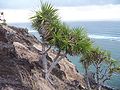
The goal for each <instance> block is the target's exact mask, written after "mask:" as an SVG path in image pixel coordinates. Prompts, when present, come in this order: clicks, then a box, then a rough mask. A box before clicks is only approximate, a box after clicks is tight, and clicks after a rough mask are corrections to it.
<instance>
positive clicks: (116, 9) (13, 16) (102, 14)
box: [0, 5, 120, 22]
mask: <svg viewBox="0 0 120 90" xmlns="http://www.w3.org/2000/svg"><path fill="white" fill-rule="evenodd" d="M57 8H58V14H59V16H60V17H61V19H62V20H63V21H106V20H107V21H111V20H112V21H120V5H92V6H80V7H57ZM0 11H4V13H5V19H6V20H7V22H30V20H29V18H30V17H31V16H32V15H33V14H34V12H33V11H31V10H21V9H4V10H0Z"/></svg>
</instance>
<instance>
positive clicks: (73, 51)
mask: <svg viewBox="0 0 120 90" xmlns="http://www.w3.org/2000/svg"><path fill="white" fill-rule="evenodd" d="M31 21H32V26H33V28H34V29H36V30H38V32H39V34H40V36H41V44H42V53H41V54H42V58H41V60H42V62H43V68H44V73H45V78H46V80H48V81H50V82H51V80H50V79H49V75H50V73H51V71H52V70H53V68H54V67H55V66H56V64H57V63H58V62H59V61H60V60H62V59H63V58H65V57H66V55H67V54H69V55H72V56H74V55H80V57H81V60H80V62H81V63H82V64H83V67H84V69H85V78H86V81H87V86H88V90H91V84H90V82H89V77H88V69H89V67H90V66H91V65H92V66H94V69H95V72H94V73H95V78H94V79H95V82H96V83H97V90H101V85H102V84H103V83H104V82H105V81H106V80H109V79H110V77H111V75H112V73H114V72H119V70H120V68H117V67H115V62H116V61H114V60H113V59H112V58H111V55H110V53H109V52H108V51H105V50H101V49H100V48H94V47H93V45H92V42H91V40H90V38H88V36H87V33H86V32H85V30H84V28H70V27H69V26H67V25H66V24H65V23H63V22H62V21H61V20H60V18H59V16H58V14H57V9H55V8H53V6H52V5H51V4H48V3H41V9H40V10H38V11H36V14H35V15H34V16H33V17H31ZM51 47H52V48H51ZM50 49H53V50H54V51H55V52H56V57H55V58H54V59H53V60H52V61H53V62H52V64H51V65H50V67H48V66H47V64H48V61H47V59H46V56H47V53H48V51H49V50H50ZM103 67H104V68H103ZM51 84H53V83H52V82H51Z"/></svg>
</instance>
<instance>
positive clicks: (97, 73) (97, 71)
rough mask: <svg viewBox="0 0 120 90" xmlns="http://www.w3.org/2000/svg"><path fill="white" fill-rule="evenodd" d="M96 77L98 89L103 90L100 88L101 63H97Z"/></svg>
mask: <svg viewBox="0 0 120 90" xmlns="http://www.w3.org/2000/svg"><path fill="white" fill-rule="evenodd" d="M96 66H97V67H96V79H97V90H101V88H100V80H99V65H96Z"/></svg>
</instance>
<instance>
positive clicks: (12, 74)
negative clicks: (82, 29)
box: [0, 25, 86, 90]
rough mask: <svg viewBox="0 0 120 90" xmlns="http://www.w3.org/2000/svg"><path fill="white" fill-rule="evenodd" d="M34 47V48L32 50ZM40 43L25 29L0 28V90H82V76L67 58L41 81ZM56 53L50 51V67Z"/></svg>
mask: <svg viewBox="0 0 120 90" xmlns="http://www.w3.org/2000/svg"><path fill="white" fill-rule="evenodd" d="M35 47H37V48H35ZM38 48H39V50H41V44H40V42H39V41H38V40H37V39H36V37H34V36H33V35H31V34H29V33H28V30H27V29H24V28H17V27H13V26H7V25H0V90H83V89H85V87H86V85H85V82H84V77H83V76H82V75H80V74H79V73H78V72H77V71H76V68H75V66H74V65H73V64H72V63H70V62H69V60H68V59H67V58H64V60H61V61H60V62H59V64H58V65H57V66H56V67H55V69H53V71H52V73H51V75H50V78H51V80H52V82H53V85H51V84H50V83H48V82H47V81H46V80H45V79H44V73H43V68H42V65H41V64H40V63H38V61H39V60H40V57H41V55H40V53H39V50H38ZM54 56H55V54H54V53H53V52H52V50H50V51H49V53H48V56H47V59H48V60H49V64H50V62H51V58H53V57H54Z"/></svg>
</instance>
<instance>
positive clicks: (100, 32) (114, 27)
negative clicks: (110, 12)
mask: <svg viewBox="0 0 120 90" xmlns="http://www.w3.org/2000/svg"><path fill="white" fill-rule="evenodd" d="M66 23H67V24H68V25H70V26H71V27H81V26H82V27H84V28H85V29H86V31H87V32H88V35H89V37H90V38H91V39H93V41H94V43H95V45H98V46H100V47H102V48H103V49H105V50H109V51H111V52H112V57H113V58H115V59H117V60H118V61H120V21H109V22H107V21H90V22H66ZM10 25H15V26H18V27H24V28H28V29H29V32H30V33H31V34H33V35H35V36H36V37H38V38H39V34H38V33H37V32H35V31H33V29H32V28H31V24H30V23H18V24H17V23H13V24H10ZM68 58H69V59H70V60H71V61H72V63H74V64H75V65H76V67H77V69H78V71H79V72H83V71H84V70H83V68H82V65H80V64H79V57H77V56H75V57H70V56H69V57H68ZM107 84H108V85H109V86H112V87H113V88H116V89H119V90H120V75H118V74H114V76H113V77H112V79H111V80H110V81H109V82H108V83H107Z"/></svg>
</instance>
